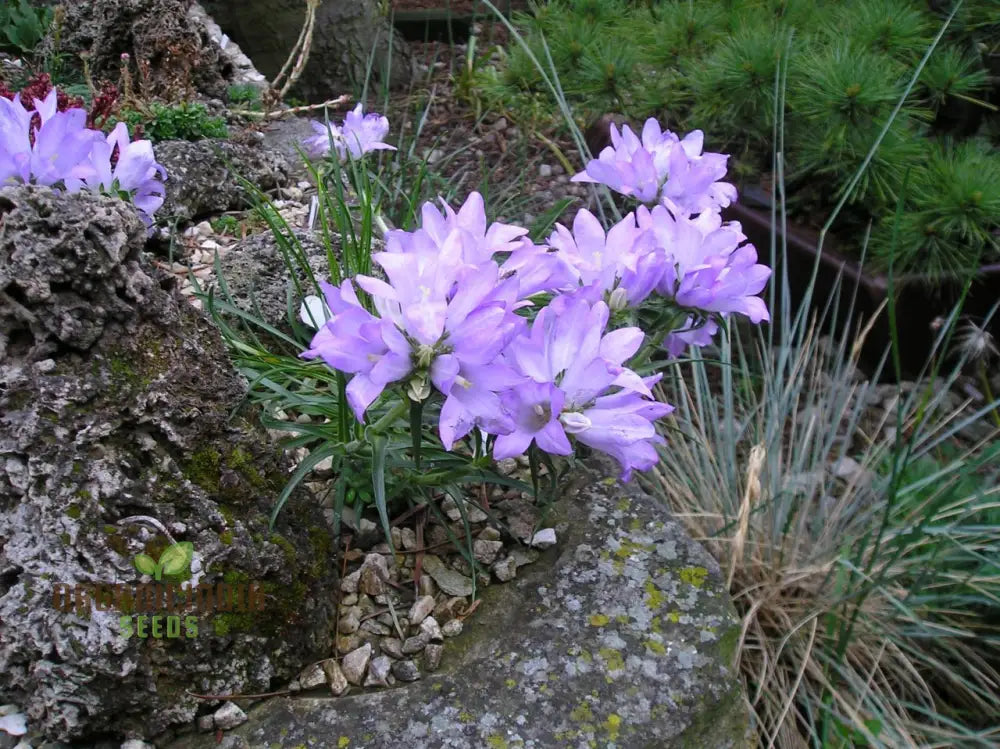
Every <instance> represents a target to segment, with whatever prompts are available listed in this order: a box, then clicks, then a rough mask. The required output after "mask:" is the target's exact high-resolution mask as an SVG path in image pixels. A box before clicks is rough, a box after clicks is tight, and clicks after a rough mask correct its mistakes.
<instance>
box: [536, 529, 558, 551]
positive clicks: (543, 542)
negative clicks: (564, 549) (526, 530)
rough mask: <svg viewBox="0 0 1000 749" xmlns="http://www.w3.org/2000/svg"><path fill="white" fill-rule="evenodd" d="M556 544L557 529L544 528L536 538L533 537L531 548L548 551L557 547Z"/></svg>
mask: <svg viewBox="0 0 1000 749" xmlns="http://www.w3.org/2000/svg"><path fill="white" fill-rule="evenodd" d="M555 543H556V529H555V528H542V530H540V531H538V533H536V534H535V535H534V536H532V537H531V543H530V545H531V546H534V547H535V548H536V549H547V548H549V547H550V546H555Z"/></svg>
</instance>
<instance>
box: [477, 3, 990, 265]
mask: <svg viewBox="0 0 1000 749" xmlns="http://www.w3.org/2000/svg"><path fill="white" fill-rule="evenodd" d="M932 6H933V8H932ZM951 7H952V6H951V4H950V3H949V2H948V1H947V0H942V1H941V2H935V3H928V2H925V0H846V2H833V1H832V0H697V2H688V1H687V0H664V1H661V2H628V1H627V0H554V1H553V2H549V3H546V4H539V6H538V7H537V8H536V9H535V13H534V15H533V16H529V15H524V16H520V17H519V19H518V23H519V25H520V28H521V29H522V31H523V33H524V34H525V41H526V43H527V47H528V50H529V51H530V52H531V53H533V54H534V56H535V57H536V58H537V59H538V60H541V61H543V62H545V61H547V60H548V59H550V58H551V60H552V63H553V64H554V65H555V68H556V71H557V73H558V76H559V82H560V84H561V86H562V89H563V91H564V92H565V95H566V97H567V99H568V100H569V102H570V103H571V104H572V106H573V109H574V112H575V113H576V115H577V117H578V119H579V121H580V124H581V125H584V126H585V125H587V124H588V123H589V122H591V121H593V120H595V119H596V118H597V117H599V116H600V115H602V114H604V113H606V112H616V113H620V114H623V115H625V116H626V117H628V118H629V119H630V120H632V121H633V122H635V123H636V124H641V122H642V121H643V120H644V119H645V118H646V117H656V118H658V119H659V120H660V121H661V122H662V123H665V124H667V125H668V126H669V127H671V128H672V129H675V130H677V131H680V132H686V131H689V130H693V129H701V130H704V131H705V133H706V136H707V146H708V148H709V149H710V150H715V151H723V152H728V153H732V154H733V156H734V159H733V160H732V161H731V162H730V166H731V174H733V175H734V176H735V179H736V181H737V182H741V183H743V185H744V186H746V185H750V184H756V183H760V182H762V181H763V182H765V183H766V182H767V181H769V180H767V179H766V178H767V177H768V176H769V172H770V171H771V169H772V163H773V143H774V141H775V133H776V122H775V120H776V117H775V115H776V111H777V102H776V98H777V96H776V92H778V91H781V90H783V91H784V94H785V95H784V98H783V104H784V110H783V113H782V116H781V118H780V121H781V124H782V125H783V130H784V151H783V157H784V175H783V176H784V179H785V181H786V184H787V190H788V195H789V202H790V204H791V208H792V209H793V210H794V211H795V213H796V215H797V218H798V219H800V220H804V221H806V222H807V223H814V224H819V223H822V220H823V219H824V218H825V216H826V215H828V214H829V212H830V210H831V208H832V207H833V205H834V204H835V203H836V202H837V201H838V200H839V199H841V198H842V197H845V192H846V191H847V189H848V183H849V181H850V180H851V178H852V177H853V175H854V173H855V172H856V170H857V169H858V168H859V167H860V166H861V165H862V164H863V162H864V160H865V158H866V157H867V155H868V152H869V151H870V149H871V147H872V146H873V144H874V143H875V142H876V140H877V139H878V137H879V135H880V133H881V132H882V130H883V128H884V127H885V125H886V123H887V122H889V120H890V118H891V116H892V113H893V111H894V109H895V107H896V105H897V104H898V103H899V101H900V100H901V99H902V98H903V94H904V92H905V90H906V87H907V84H908V83H909V81H910V80H911V78H912V77H913V75H914V73H915V72H916V69H917V66H918V64H919V62H920V60H921V58H922V57H923V56H924V53H925V52H926V51H927V49H928V48H929V46H930V45H931V43H932V42H933V40H934V37H935V36H936V34H937V33H938V31H939V29H940V28H941V25H942V24H943V22H944V20H945V19H946V18H947V14H948V13H949V12H950V9H951ZM529 51H526V50H525V49H524V48H523V47H521V46H520V45H518V44H516V43H511V44H510V45H509V47H508V49H507V58H506V60H505V61H504V63H503V64H502V65H501V66H500V67H499V69H497V68H493V67H485V68H482V69H480V70H478V71H476V73H475V85H474V89H475V90H476V92H477V95H478V96H480V97H481V98H482V100H484V101H485V102H486V103H487V104H488V105H490V106H494V107H497V108H502V109H506V110H508V111H510V112H511V113H513V114H514V115H515V117H517V118H518V119H522V120H531V121H534V122H536V123H538V124H546V123H543V122H539V120H540V119H541V120H544V119H545V118H546V117H547V116H551V117H552V118H553V119H554V116H555V112H556V109H555V107H554V106H552V104H551V102H549V101H548V96H549V94H548V88H547V87H546V85H545V82H544V80H543V78H542V75H541V73H540V72H539V71H538V70H537V69H536V66H535V65H534V64H533V62H532V61H531V59H530V56H529ZM998 62H1000V3H998V2H996V0H968V1H967V2H965V3H964V4H963V5H962V7H961V8H960V9H959V11H958V13H957V14H956V16H955V18H954V19H953V20H952V23H951V25H950V26H949V28H948V30H947V31H946V32H945V35H944V37H943V39H942V41H941V43H940V45H939V46H938V47H937V49H936V50H935V51H934V53H933V54H932V56H931V58H930V59H929V61H928V63H927V65H926V67H925V68H924V69H923V71H922V73H921V74H920V77H919V80H918V81H917V83H916V85H915V86H914V87H913V88H912V90H911V91H910V93H909V95H908V96H907V97H906V99H905V101H904V103H903V105H902V107H901V109H900V111H899V112H898V114H897V116H896V117H895V119H894V120H893V122H892V125H891V126H890V127H889V129H888V131H887V132H886V134H885V136H884V140H883V141H882V144H881V146H880V148H879V150H878V152H877V153H876V154H875V157H874V158H873V159H872V161H871V163H870V164H869V165H868V168H867V171H866V173H865V175H864V177H863V178H862V179H861V180H860V181H859V182H858V183H857V185H855V186H854V187H853V189H851V191H850V193H849V194H848V195H846V198H847V199H848V200H849V201H850V203H851V204H852V210H851V211H848V212H847V214H845V215H846V216H847V217H846V218H845V219H843V220H841V221H840V223H839V224H838V225H837V226H836V227H835V230H836V231H837V233H838V234H839V235H840V237H841V240H842V245H844V249H846V250H848V251H855V252H860V251H861V241H860V240H859V239H857V238H858V237H861V236H864V234H865V231H864V230H865V229H866V227H867V226H868V224H869V222H871V223H872V225H873V229H872V240H871V245H870V253H869V254H870V260H869V262H872V263H874V264H876V265H877V266H879V267H882V268H885V267H887V266H889V264H890V260H891V261H892V263H893V265H894V267H895V269H896V270H912V271H919V272H927V273H931V274H936V273H955V274H962V273H965V272H967V271H970V270H972V269H974V268H975V267H977V266H978V265H979V264H980V263H981V262H983V261H984V260H990V261H996V260H998V259H1000V241H998V238H997V235H996V233H997V231H998V229H1000V179H998V175H1000V152H998V149H997V144H998V141H1000V115H998V114H997V112H996V107H995V104H997V103H998V102H1000V96H998V94H997V86H998V82H997V80H996V79H991V78H990V76H989V75H988V69H989V66H990V65H993V66H996V65H997V64H998ZM780 78H783V79H784V84H783V86H782V85H780V84H779V79H780ZM991 86H992V89H991ZM991 96H992V97H993V101H992V103H991V102H990V97H991ZM546 113H549V114H548V115H547V114H546ZM547 124H551V123H547ZM762 178H764V179H762ZM899 201H902V204H903V213H902V219H901V220H900V221H899V222H898V225H896V224H897V222H896V221H895V213H896V206H897V204H898V203H899ZM894 231H895V232H896V236H895V238H893V235H894Z"/></svg>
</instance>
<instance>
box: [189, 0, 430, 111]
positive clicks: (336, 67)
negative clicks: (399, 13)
mask: <svg viewBox="0 0 1000 749" xmlns="http://www.w3.org/2000/svg"><path fill="white" fill-rule="evenodd" d="M203 5H204V6H205V9H206V10H207V11H208V12H209V13H210V14H211V15H212V17H213V18H214V19H215V21H216V22H217V23H218V24H219V26H220V27H221V28H222V30H223V31H224V32H225V33H226V34H228V35H229V36H230V37H231V38H232V39H233V40H234V41H236V42H237V43H238V44H239V45H240V47H241V48H242V49H243V52H244V53H245V54H246V55H247V56H248V57H249V58H250V59H251V60H253V62H254V65H255V66H256V67H257V69H258V70H260V71H261V72H262V73H263V74H264V75H266V76H267V77H268V78H269V79H273V78H274V76H275V75H277V74H278V72H279V71H280V70H281V68H282V66H283V65H284V64H285V61H286V60H287V59H288V54H289V52H290V51H291V50H292V48H293V47H294V45H295V42H296V40H297V39H298V38H299V34H300V32H301V31H302V25H303V22H304V20H305V15H306V2H305V0H205V2H203ZM383 5H384V3H383V2H382V1H381V0H321V1H320V4H319V8H318V10H317V12H316V25H315V32H314V34H313V40H312V48H311V51H310V54H309V62H308V64H307V65H306V68H305V71H303V73H302V76H301V77H300V78H299V80H298V84H297V85H296V87H295V89H293V95H294V96H296V97H298V98H301V99H305V100H306V101H307V102H309V103H317V102H321V101H324V100H325V99H329V98H332V97H334V96H338V95H340V94H344V93H352V92H360V90H361V87H362V86H363V85H364V82H365V76H366V72H367V70H368V66H369V64H370V65H371V67H372V76H373V78H374V80H376V81H388V82H389V85H390V86H392V87H399V86H405V85H407V84H409V82H410V81H411V79H412V76H413V59H412V56H411V55H410V52H409V50H408V49H407V47H406V43H405V42H404V41H403V40H402V38H401V37H400V36H399V35H398V34H396V33H395V31H394V30H393V29H392V27H391V25H390V24H389V22H388V19H387V18H386V16H385V13H384V11H383V10H382V6H383ZM373 49H374V55H373V53H372V50H373ZM369 61H370V62H369Z"/></svg>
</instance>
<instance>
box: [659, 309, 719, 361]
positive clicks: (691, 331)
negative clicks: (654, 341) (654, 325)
mask: <svg viewBox="0 0 1000 749" xmlns="http://www.w3.org/2000/svg"><path fill="white" fill-rule="evenodd" d="M718 332H719V324H718V323H717V322H716V321H715V320H713V319H711V318H708V319H707V320H704V321H703V322H702V323H701V324H696V321H695V317H694V316H693V315H689V316H688V317H687V319H686V320H685V321H684V324H683V325H682V326H681V327H679V328H677V329H676V330H672V331H670V332H669V333H668V334H667V337H666V338H665V339H664V340H663V348H665V349H666V351H667V353H668V354H670V355H671V356H675V357H676V356H680V355H681V354H683V353H684V351H685V350H686V349H687V347H688V346H696V347H698V348H701V347H702V346H708V345H709V344H711V343H712V340H713V339H714V338H715V334H716V333H718Z"/></svg>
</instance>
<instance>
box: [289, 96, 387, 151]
mask: <svg viewBox="0 0 1000 749" xmlns="http://www.w3.org/2000/svg"><path fill="white" fill-rule="evenodd" d="M310 124H311V125H312V128H313V130H314V131H315V132H316V134H315V135H313V136H311V137H309V138H306V139H305V140H304V141H303V142H302V145H303V146H304V147H305V150H306V153H307V154H308V155H309V156H312V157H313V158H319V157H322V156H326V155H327V154H328V153H330V148H331V147H332V148H333V149H334V150H335V151H336V152H337V157H338V158H339V159H340V161H341V162H344V161H346V160H347V159H348V157H350V158H352V159H360V158H361V157H362V156H364V155H365V154H366V153H368V152H369V151H395V150H396V148H395V147H394V146H390V145H388V144H387V143H383V142H382V139H383V138H385V136H386V135H388V134H389V120H388V119H387V118H385V117H383V116H382V115H379V114H375V113H371V114H365V113H364V108H363V106H362V105H361V104H358V105H357V106H356V107H355V108H354V109H353V110H351V111H350V112H348V113H347V115H346V116H345V117H344V124H343V125H339V126H338V125H333V124H327V123H325V122H319V121H318V120H313V121H312V122H311V123H310Z"/></svg>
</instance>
